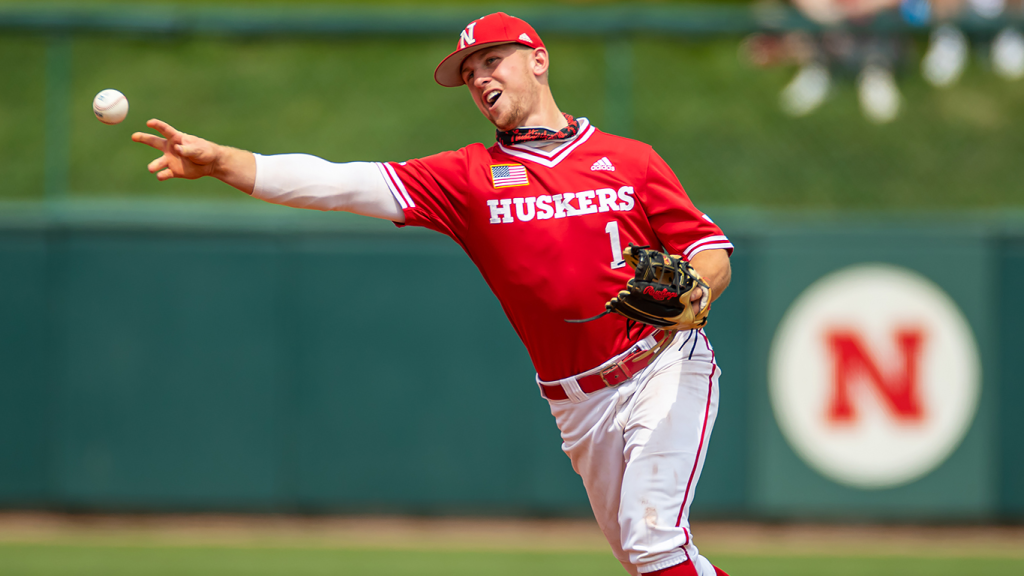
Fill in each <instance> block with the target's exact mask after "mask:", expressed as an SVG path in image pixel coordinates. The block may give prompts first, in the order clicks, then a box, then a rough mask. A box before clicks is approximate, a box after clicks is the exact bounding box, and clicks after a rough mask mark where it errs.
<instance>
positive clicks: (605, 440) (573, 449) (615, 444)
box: [551, 385, 636, 574]
mask: <svg viewBox="0 0 1024 576" xmlns="http://www.w3.org/2000/svg"><path fill="white" fill-rule="evenodd" d="M634 387H635V385H630V388H634ZM626 391H627V390H626V389H612V388H608V389H605V390H602V391H600V392H597V393H595V394H593V395H592V396H591V397H590V398H588V399H587V400H586V401H585V402H582V403H580V404H570V403H568V402H562V403H552V404H551V413H552V414H553V415H554V416H555V421H556V423H557V424H558V428H559V430H560V431H561V433H562V450H563V451H564V452H565V453H566V454H567V455H568V456H569V459H570V460H572V467H573V469H574V470H575V471H576V473H577V474H579V475H580V477H581V478H582V479H583V486H584V487H585V488H586V490H587V498H589V500H590V506H591V508H592V509H593V511H594V518H595V519H596V520H597V524H598V526H599V527H600V528H601V532H602V533H604V535H605V538H606V539H607V540H608V543H609V545H611V548H612V552H613V553H614V554H615V557H616V558H617V559H618V560H619V561H620V562H622V563H623V566H624V567H626V570H627V571H629V572H630V573H631V574H636V572H635V570H634V569H632V567H631V565H630V564H629V556H628V554H626V553H625V552H623V550H622V541H621V537H620V534H621V528H620V526H619V494H620V493H621V487H622V473H623V471H624V469H625V462H624V461H623V458H622V453H623V447H624V444H623V436H622V428H621V427H620V426H619V424H618V423H617V421H616V414H618V412H619V411H620V410H621V409H622V407H623V405H624V404H625V403H626V402H627V401H628V399H629V398H628V396H623V395H622V393H623V392H626Z"/></svg>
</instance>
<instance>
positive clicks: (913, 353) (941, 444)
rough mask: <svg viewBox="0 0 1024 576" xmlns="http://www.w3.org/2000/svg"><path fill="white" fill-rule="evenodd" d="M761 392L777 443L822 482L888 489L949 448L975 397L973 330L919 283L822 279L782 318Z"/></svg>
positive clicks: (885, 272)
mask: <svg viewBox="0 0 1024 576" xmlns="http://www.w3.org/2000/svg"><path fill="white" fill-rule="evenodd" d="M768 388H769V396H770V399H771V404H772V409H773V411H774V413H775V418H776V420H777V421H778V423H779V427H780V428H781V430H782V433H783V436H785V438H786V441H787V442H789V444H790V446H792V447H793V449H794V450H795V451H796V453H797V454H798V455H799V456H800V457H801V458H802V459H803V460H804V461H805V462H807V464H808V465H810V466H811V467H812V468H814V469H815V470H817V471H818V472H819V473H821V474H823V475H824V476H826V477H828V478H830V479H832V480H834V481H836V482H838V483H840V484H843V485H846V486H852V487H856V488H863V489H878V488H891V487H895V486H900V485H903V484H907V483H909V482H912V481H914V480H917V479H918V478H921V477H923V476H925V475H926V474H928V473H929V472H931V471H932V470H934V469H935V468H937V467H938V466H939V465H940V464H941V463H942V462H943V461H945V460H946V458H948V457H949V455H950V454H952V452H953V451H954V450H955V449H956V447H957V446H958V445H959V444H960V442H961V440H963V437H964V435H965V434H966V433H967V430H968V429H969V428H970V425H971V422H972V421H973V419H974V415H975V412H976V411H977V406H978V398H979V396H980V393H981V364H980V361H979V354H978V347H977V344H976V342H975V338H974V334H973V332H972V331H971V327H970V325H969V324H968V322H967V319H966V318H965V317H964V315H963V313H962V312H961V311H960V308H959V307H958V306H957V305H956V302H954V301H953V299H952V298H950V297H949V295H948V294H946V292H945V291H943V290H942V289H941V288H940V287H939V286H937V285H936V284H935V283H934V282H932V281H930V280H928V279H927V278H925V277H924V276H922V275H920V274H918V273H917V272H914V271H911V270H908V269H906V268H901V267H897V266H892V265H888V264H859V265H854V266H850V267H847V268H844V269H842V270H839V271H837V272H834V273H832V274H829V275H828V276H825V277H823V278H821V279H819V280H818V281H816V282H815V283H814V284H812V285H811V286H810V287H808V288H807V289H806V290H805V291H804V292H803V293H802V294H800V296H799V297H797V299H796V300H795V301H794V302H793V304H792V305H791V306H790V308H789V310H787V311H786V314H785V316H783V318H782V321H781V322H780V323H779V327H778V329H777V331H776V333H775V337H774V339H773V340H772V345H771V351H770V353H769V366H768Z"/></svg>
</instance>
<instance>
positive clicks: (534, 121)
mask: <svg viewBox="0 0 1024 576" xmlns="http://www.w3.org/2000/svg"><path fill="white" fill-rule="evenodd" d="M546 88H547V87H544V89H543V90H542V91H541V94H540V98H538V101H537V105H536V106H534V107H533V110H532V111H531V112H530V113H529V114H528V115H527V116H526V118H524V119H523V121H522V122H521V123H520V124H519V126H517V128H522V127H524V126H542V127H544V128H550V129H552V130H556V131H557V130H561V129H562V128H565V127H566V126H568V125H569V123H568V122H566V121H565V116H564V115H563V114H562V111H561V110H559V109H558V105H557V104H555V99H554V98H553V97H552V96H551V92H550V91H548V90H547V89H546Z"/></svg>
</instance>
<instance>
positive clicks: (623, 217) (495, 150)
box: [132, 13, 732, 576]
mask: <svg viewBox="0 0 1024 576" xmlns="http://www.w3.org/2000/svg"><path fill="white" fill-rule="evenodd" d="M548 66H549V56H548V51H547V49H546V48H545V46H544V43H543V42H542V41H541V38H540V36H539V35H538V34H537V32H536V31H535V30H534V29H533V28H532V27H531V26H530V25H529V24H527V23H526V22H524V21H522V20H520V19H518V18H514V17H511V16H508V15H506V14H504V13H496V14H490V15H488V16H484V17H483V18H480V19H478V20H475V21H473V22H471V23H469V25H467V26H466V27H465V29H463V30H462V31H461V33H460V34H459V39H458V45H457V47H456V49H455V51H454V52H452V53H451V54H450V55H448V57H446V58H445V59H444V60H443V61H442V62H441V63H440V65H438V67H437V69H436V70H435V72H434V78H435V80H436V81H437V82H438V83H439V84H441V85H442V86H448V87H454V86H461V85H463V84H465V85H466V86H467V87H468V89H469V95H470V97H471V98H472V100H473V103H474V104H476V106H477V107H478V108H479V109H480V112H482V113H483V115H484V116H485V117H486V118H487V119H488V120H489V121H491V123H493V124H494V125H495V126H496V127H497V143H495V144H494V145H493V146H490V147H486V146H484V145H483V144H472V145H470V146H467V147H465V148H462V149H460V150H456V151H452V152H442V153H440V154H437V155H434V156H429V157H426V158H420V159H414V160H409V161H406V162H349V163H340V164H335V163H330V162H328V161H326V160H322V159H320V158H316V157H313V156H308V155H302V154H285V155H274V156H261V155H258V154H253V153H251V152H246V151H243V150H238V149H234V148H229V147H226V146H221V145H218V144H215V143H213V142H209V141H207V140H203V139H201V138H198V137H195V136H191V135H188V134H184V133H182V132H179V131H177V130H175V129H174V128H173V127H171V126H170V125H168V124H166V123H164V122H162V121H159V120H155V119H154V120H150V121H149V122H148V123H147V125H148V126H149V127H151V128H154V129H156V130H157V131H159V132H160V134H161V135H162V137H160V136H157V135H155V134H148V133H135V134H134V135H133V136H132V139H133V140H135V141H136V142H142V143H145V144H148V145H150V146H152V147H154V148H156V149H157V150H160V151H161V152H162V153H163V154H162V156H161V157H159V158H157V159H156V160H154V161H153V162H151V163H150V164H149V170H150V172H154V173H156V175H157V178H158V179H159V180H161V181H162V180H167V179H169V178H190V179H191V178H198V177H201V176H212V177H214V178H218V179H220V180H222V181H224V182H226V183H228V184H230V185H232V186H234V187H236V188H238V189H240V190H242V191H243V192H246V193H247V194H251V195H252V196H254V197H256V198H259V199H262V200H265V201H268V202H273V203H277V204H284V205H287V206H293V207H297V208H308V209H314V210H344V211H348V212H354V213H357V214H363V215H366V216H371V217H375V218H383V219H387V220H391V221H393V222H395V224H396V225H397V226H400V227H401V226H410V225H411V226H425V227H427V228H430V229H432V230H436V231H438V232H440V233H442V234H445V235H447V236H449V237H451V238H452V239H453V240H455V241H456V242H457V243H458V244H459V245H460V246H462V248H463V249H464V250H465V251H466V253H467V254H468V255H469V257H470V258H471V259H472V260H473V262H474V263H475V264H476V265H477V267H479V269H480V271H481V273H482V274H483V276H484V278H485V279H486V281H487V283H488V285H489V286H490V288H491V289H492V290H493V291H494V293H495V295H496V296H497V297H498V300H499V301H500V302H501V305H502V307H503V308H504V310H505V313H506V315H507V316H508V318H509V320H510V321H511V322H512V325H513V326H514V327H515V330H516V332H517V333H518V334H519V336H520V338H522V340H523V343H524V344H525V345H526V348H527V350H528V352H529V354H530V358H531V360H532V361H533V364H534V366H535V368H536V370H537V375H536V379H537V385H538V387H539V389H540V394H541V395H542V396H543V397H544V398H545V399H546V400H547V401H548V402H549V404H550V407H551V412H552V414H553V415H554V417H555V420H556V422H557V424H558V427H559V430H560V431H561V435H562V440H563V449H564V451H565V452H566V454H568V456H569V458H570V459H571V460H572V464H573V468H574V469H575V470H576V472H577V473H579V474H580V476H581V477H582V479H583V483H584V485H585V487H586V490H587V494H588V496H589V499H590V502H591V505H592V507H593V510H594V515H595V517H596V518H597V521H598V524H599V525H600V528H601V530H602V531H603V533H604V534H605V536H606V537H607V539H608V542H609V543H610V544H611V547H612V550H613V551H614V554H615V556H616V558H618V560H619V561H620V562H621V563H622V565H623V566H624V567H625V568H626V570H627V571H628V572H629V573H630V574H633V575H636V574H653V575H662V576H670V575H671V576H678V575H687V576H693V575H700V576H714V575H716V574H718V575H721V574H724V572H722V571H721V570H719V569H717V568H715V567H714V566H712V565H711V563H710V562H709V561H708V560H707V559H705V558H704V557H703V556H701V555H700V554H699V553H698V551H697V547H696V546H695V545H694V540H693V535H692V534H691V533H690V525H689V520H688V517H689V508H690V503H691V502H692V500H693V497H694V493H695V490H696V484H697V480H698V478H699V477H700V472H701V468H702V467H703V465H704V457H705V454H706V451H707V446H708V440H709V437H710V436H711V429H712V427H713V426H714V422H715V416H716V414H717V411H718V378H719V373H720V371H719V368H718V366H717V364H716V363H715V356H714V352H713V351H712V348H711V345H710V343H709V342H708V338H707V336H706V335H705V334H704V331H703V330H701V329H699V328H698V327H696V326H694V327H690V328H687V327H685V326H683V327H682V328H683V329H673V330H664V331H663V330H659V329H657V328H655V327H653V326H646V325H640V328H641V329H639V330H638V329H636V328H633V329H630V328H631V327H632V326H633V324H631V323H630V322H628V321H627V320H626V319H624V318H622V317H621V316H618V315H616V314H609V315H607V316H605V317H602V318H599V319H597V320H594V321H591V322H586V323H570V322H566V320H567V319H580V318H585V317H588V316H592V315H593V314H594V312H595V311H600V310H601V309H602V308H603V307H604V306H605V304H606V301H607V300H608V299H609V297H611V296H613V295H615V294H616V293H617V292H618V291H619V290H620V289H622V288H623V286H624V285H625V283H626V281H627V280H629V279H630V278H631V277H632V271H631V269H630V266H628V265H627V262H626V261H625V260H624V257H623V250H624V249H625V248H626V247H627V246H629V245H630V244H634V245H637V246H650V247H652V248H654V249H659V250H660V249H662V248H664V249H665V251H666V252H668V253H671V254H678V255H682V256H683V258H684V259H686V260H688V261H689V262H690V264H691V265H692V267H693V268H694V269H695V270H696V271H697V272H698V273H699V274H700V275H701V276H702V277H703V279H704V281H705V282H706V283H705V284H703V285H702V286H705V287H706V288H704V289H702V288H699V287H698V288H696V289H694V290H693V291H692V293H691V294H690V296H689V300H690V301H692V306H693V307H694V310H695V311H696V310H698V309H702V308H703V309H706V307H707V305H708V304H709V303H710V301H711V300H713V299H714V298H715V297H717V296H719V295H720V294H721V293H722V291H723V290H724V289H725V288H726V286H727V285H728V283H729V279H730V267H729V254H730V253H731V250H732V244H730V242H729V240H728V239H727V238H726V237H725V236H724V235H723V234H722V231H721V230H720V229H719V228H718V226H716V225H715V224H714V223H713V222H712V221H711V219H710V218H709V217H707V216H706V215H705V214H703V213H702V212H701V211H699V210H697V209H696V208H695V207H694V206H693V204H692V203H691V202H690V200H689V198H688V197H687V195H686V193H685V192H684V191H683V188H682V186H681V185H680V183H679V181H678V179H677V178H676V176H675V175H674V174H673V172H672V170H671V169H670V168H669V166H668V165H667V164H666V163H665V161H664V160H662V159H661V157H659V156H658V155H657V154H656V153H655V152H654V151H653V150H652V149H651V147H650V146H648V145H646V144H643V143H640V142H637V141H634V140H628V139H626V138H620V137H617V136H612V135H610V134H606V133H604V132H601V131H600V130H598V129H597V128H596V127H595V126H593V125H592V124H591V123H590V122H589V121H588V120H587V119H586V118H574V117H573V116H570V115H568V114H563V113H562V112H561V111H560V110H559V108H558V107H557V105H556V104H555V100H554V98H553V97H552V94H551V91H550V89H549V87H548ZM349 137H352V138H359V134H351V135H349ZM630 264H632V262H631V263H630ZM677 328H678V327H677Z"/></svg>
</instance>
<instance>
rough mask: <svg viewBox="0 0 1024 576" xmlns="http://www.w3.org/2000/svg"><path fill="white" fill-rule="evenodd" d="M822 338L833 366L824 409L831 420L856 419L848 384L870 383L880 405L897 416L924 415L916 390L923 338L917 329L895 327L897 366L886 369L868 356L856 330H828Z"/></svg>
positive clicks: (915, 417)
mask: <svg viewBox="0 0 1024 576" xmlns="http://www.w3.org/2000/svg"><path fill="white" fill-rule="evenodd" d="M825 339H826V342H827V345H828V349H829V351H830V352H831V354H832V362H833V367H834V371H833V380H832V398H831V399H830V400H829V406H828V412H827V415H828V419H829V420H830V421H832V422H837V423H844V422H853V421H855V420H856V419H857V412H856V408H855V406H854V405H853V402H852V400H851V398H850V388H851V387H852V386H854V385H857V384H860V385H866V384H870V385H871V386H873V387H874V388H875V391H876V392H878V395H879V396H880V397H881V399H882V403H883V405H885V406H886V407H887V408H888V409H889V410H890V412H891V413H892V415H893V416H895V417H896V419H897V420H902V421H905V422H917V421H920V420H921V419H923V418H924V411H923V410H922V408H921V400H920V395H919V393H918V388H919V387H918V378H919V375H920V371H919V370H918V367H919V365H920V360H921V343H922V341H923V340H924V334H922V332H921V331H920V330H907V329H903V330H897V331H896V334H895V341H896V348H897V352H898V356H899V360H898V361H897V362H896V366H893V367H891V369H887V370H883V367H881V366H879V364H878V362H876V361H875V359H874V358H872V357H871V355H870V354H869V353H868V351H867V349H866V348H865V347H864V344H863V342H861V339H860V336H859V335H858V334H857V333H856V332H853V331H849V330H835V331H830V332H828V333H827V334H826V335H825ZM886 368H889V367H886Z"/></svg>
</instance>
